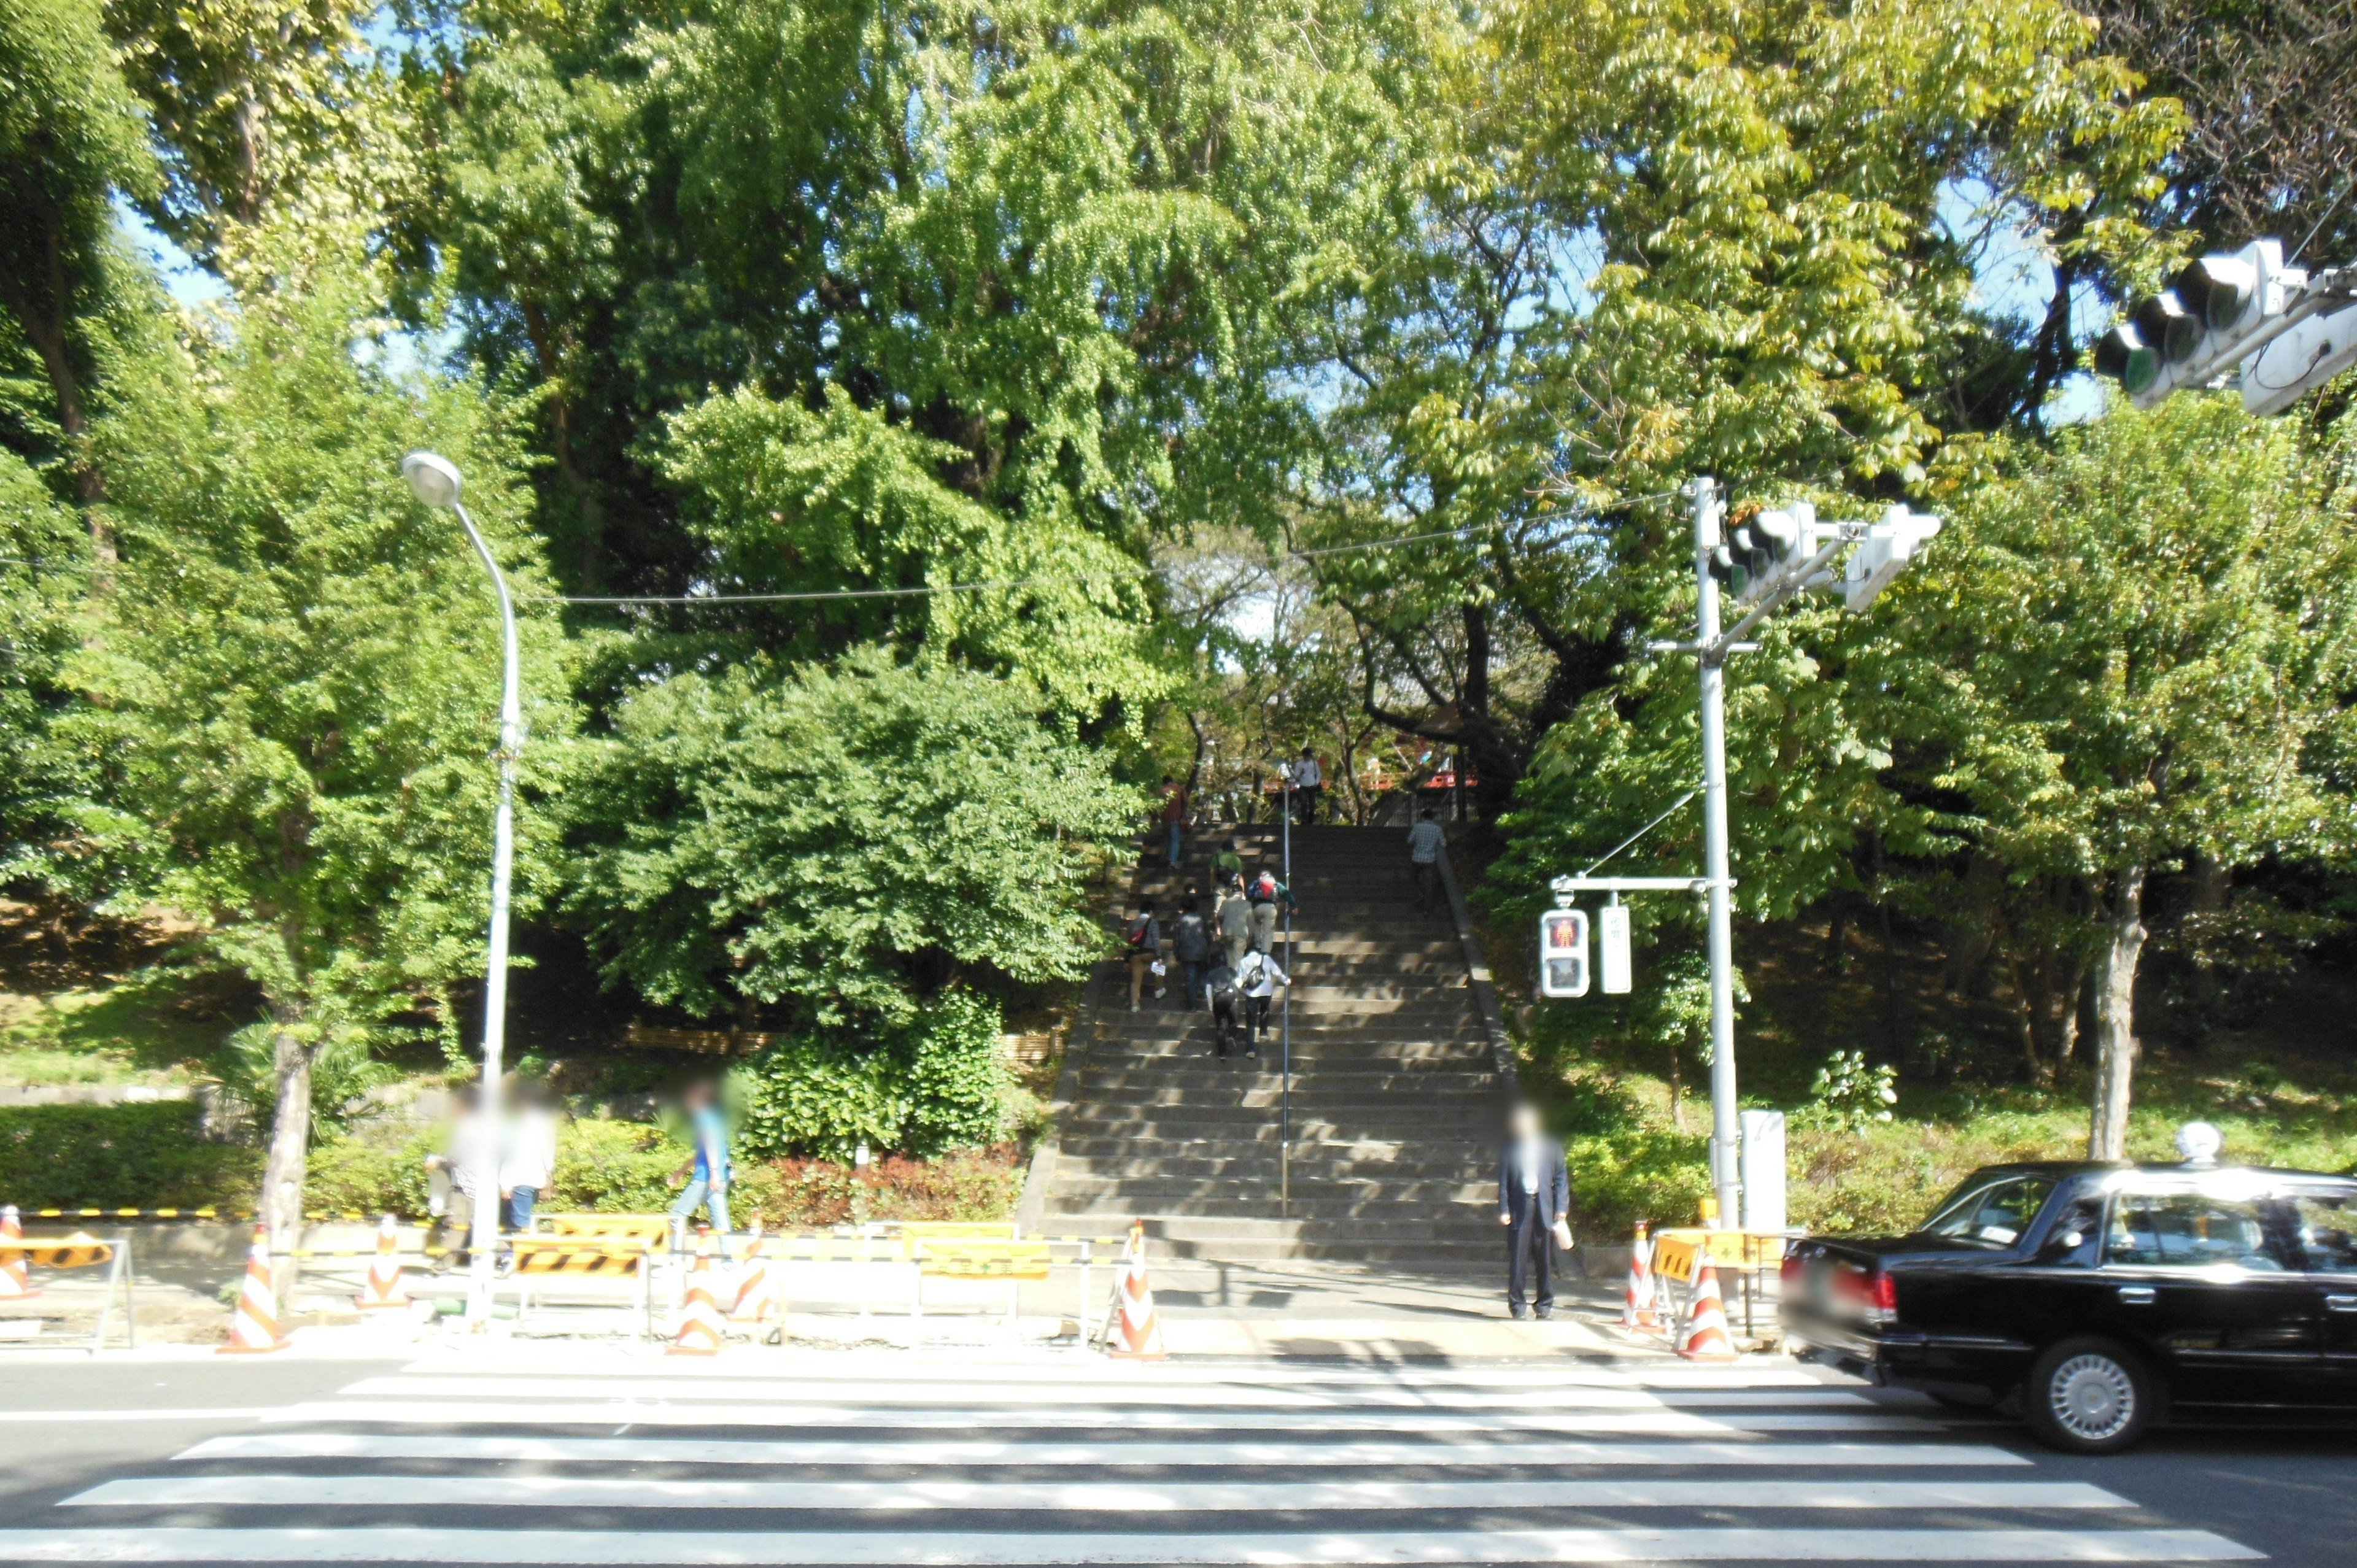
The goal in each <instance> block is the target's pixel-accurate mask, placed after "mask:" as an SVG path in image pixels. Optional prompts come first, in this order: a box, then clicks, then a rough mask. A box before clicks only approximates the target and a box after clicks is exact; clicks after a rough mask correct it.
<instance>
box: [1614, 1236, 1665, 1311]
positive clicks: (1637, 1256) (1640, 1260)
mask: <svg viewBox="0 0 2357 1568" xmlns="http://www.w3.org/2000/svg"><path fill="white" fill-rule="evenodd" d="M1646 1230H1647V1226H1646V1222H1645V1221H1644V1220H1642V1219H1640V1220H1639V1221H1637V1237H1636V1240H1633V1241H1631V1243H1630V1244H1629V1294H1628V1299H1627V1300H1626V1301H1624V1302H1623V1303H1622V1304H1621V1306H1620V1326H1621V1327H1623V1328H1625V1329H1627V1330H1628V1331H1629V1332H1630V1333H1631V1334H1659V1333H1661V1332H1662V1319H1661V1315H1660V1314H1659V1313H1656V1312H1655V1311H1654V1310H1653V1243H1652V1240H1651V1239H1650V1238H1649V1237H1648V1236H1647V1235H1646Z"/></svg>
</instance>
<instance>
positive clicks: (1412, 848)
mask: <svg viewBox="0 0 2357 1568" xmlns="http://www.w3.org/2000/svg"><path fill="white" fill-rule="evenodd" d="M1446 843H1448V830H1447V829H1446V828H1443V827H1442V826H1441V825H1440V824H1439V823H1438V822H1435V821H1434V820H1433V817H1432V810H1431V808H1430V807H1426V809H1425V810H1424V811H1422V812H1420V813H1419V814H1418V815H1417V817H1416V819H1415V826H1414V827H1412V828H1410V829H1408V831H1407V860H1408V865H1409V867H1410V869H1412V870H1414V871H1415V908H1416V912H1417V913H1419V914H1423V913H1426V912H1428V911H1429V910H1430V909H1431V908H1432V901H1433V899H1435V898H1436V897H1439V894H1440V850H1441V846H1442V845H1444V844H1446Z"/></svg>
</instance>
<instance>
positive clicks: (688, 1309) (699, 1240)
mask: <svg viewBox="0 0 2357 1568" xmlns="http://www.w3.org/2000/svg"><path fill="white" fill-rule="evenodd" d="M722 1333H723V1330H722V1327H721V1323H720V1304H719V1303H718V1302H717V1301H716V1300H714V1299H713V1294H712V1232H711V1231H710V1230H707V1229H705V1227H702V1226H698V1227H697V1228H696V1232H695V1267H694V1270H693V1272H691V1273H689V1274H688V1276H687V1304H686V1305H684V1306H683V1307H682V1308H681V1309H680V1315H679V1332H678V1334H677V1336H676V1337H673V1340H672V1345H671V1354H673V1355H674V1356H717V1355H718V1354H720V1343H721V1336H722Z"/></svg>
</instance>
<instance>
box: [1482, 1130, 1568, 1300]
mask: <svg viewBox="0 0 2357 1568" xmlns="http://www.w3.org/2000/svg"><path fill="white" fill-rule="evenodd" d="M1571 1213H1572V1198H1571V1173H1570V1171H1569V1170H1568V1169H1567V1168H1566V1165H1565V1164H1564V1157H1563V1145H1562V1144H1558V1143H1556V1142H1555V1140H1554V1139H1552V1138H1550V1137H1548V1136H1547V1135H1546V1131H1545V1129H1544V1127H1543V1126H1541V1124H1540V1122H1539V1113H1538V1110H1537V1108H1536V1107H1535V1106H1533V1105H1531V1104H1530V1103H1528V1102H1527V1101H1525V1102H1523V1103H1522V1104H1519V1105H1517V1106H1515V1107H1514V1109H1513V1112H1512V1114H1511V1115H1510V1116H1509V1117H1508V1118H1507V1123H1506V1146H1505V1147H1504V1148H1503V1149H1501V1150H1500V1151H1499V1153H1498V1223H1499V1224H1500V1225H1502V1226H1504V1227H1505V1229H1506V1310H1507V1312H1508V1313H1510V1314H1511V1315H1512V1316H1515V1317H1521V1316H1523V1315H1524V1314H1525V1313H1527V1312H1529V1311H1531V1310H1532V1308H1533V1307H1535V1308H1536V1309H1537V1311H1538V1315H1539V1316H1541V1317H1552V1316H1555V1254H1554V1252H1553V1251H1552V1249H1553V1248H1555V1247H1560V1248H1562V1249H1564V1250H1565V1251H1569V1250H1570V1249H1571ZM1534 1275H1535V1276H1536V1277H1535V1278H1533V1276H1534ZM1532 1285H1536V1286H1537V1289H1536V1291H1535V1292H1531V1290H1530V1287H1531V1286H1532ZM1533 1295H1534V1296H1535V1300H1534V1299H1532V1296H1533Z"/></svg>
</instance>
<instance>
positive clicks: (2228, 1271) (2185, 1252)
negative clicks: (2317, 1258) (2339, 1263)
mask: <svg viewBox="0 0 2357 1568" xmlns="http://www.w3.org/2000/svg"><path fill="white" fill-rule="evenodd" d="M2283 1207H2284V1206H2283V1205H2282V1204H2281V1203H2279V1202H2274V1201H2271V1200H2269V1199H2268V1198H2266V1197H2264V1196H2262V1195H2258V1194H2255V1193H2248V1192H2229V1191H2226V1190H2222V1189H2219V1188H2205V1187H2201V1186H2195V1185H2185V1186H2171V1187H2162V1188H2159V1189H2157V1190H2156V1189H2152V1188H2145V1189H2138V1188H2136V1187H2128V1188H2127V1189H2126V1190H2123V1191H2119V1192H2115V1193H2114V1194H2113V1196H2112V1200H2111V1208H2110V1214H2109V1218H2108V1220H2107V1222H2106V1225H2105V1228H2104V1256H2103V1263H2102V1266H2101V1267H2100V1268H2099V1269H2098V1270H2097V1273H2098V1274H2099V1275H2100V1276H2101V1279H2102V1282H2103V1284H2104V1289H2105V1291H2106V1293H2107V1294H2108V1297H2109V1299H2108V1302H2107V1303H2105V1305H2106V1308H2107V1310H2108V1312H2109V1313H2110V1315H2111V1318H2112V1322H2113V1323H2114V1324H2115V1326H2116V1327H2117V1330H2118V1332H2120V1333H2121V1334H2122V1335H2123V1336H2124V1337H2127V1338H2128V1339H2130V1340H2131V1341H2133V1342H2135V1343H2137V1344H2140V1345H2142V1346H2144V1347H2145V1348H2147V1350H2148V1351H2149V1352H2150V1353H2151V1355H2152V1356H2153V1358H2154V1359H2156V1360H2157V1361H2158V1363H2159V1364H2160V1366H2161V1367H2162V1368H2163V1369H2164V1370H2165V1371H2166V1372H2167V1374H2168V1377H2169V1391H2170V1396H2171V1398H2172V1399H2173V1400H2175V1401H2177V1402H2180V1403H2185V1404H2233V1405H2246V1404H2299V1403H2306V1402H2309V1399H2310V1398H2311V1397H2312V1389H2311V1388H2310V1387H2309V1385H2310V1384H2311V1383H2312V1381H2313V1380H2314V1379H2315V1378H2316V1376H2317V1367H2318V1360H2319V1355H2320V1352H2321V1349H2322V1336H2321V1332H2320V1329H2319V1324H2318V1314H2317V1310H2316V1292H2315V1288H2314V1286H2313V1285H2312V1283H2310V1282H2309V1279H2308V1278H2307V1276H2306V1274H2305V1273H2303V1272H2302V1271H2301V1270H2300V1269H2299V1267H2298V1259H2296V1258H2294V1257H2292V1256H2291V1255H2290V1246H2289V1240H2290V1238H2289V1234H2288V1231H2289V1225H2288V1222H2287V1219H2286V1217H2285V1215H2284V1212H2283Z"/></svg>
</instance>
